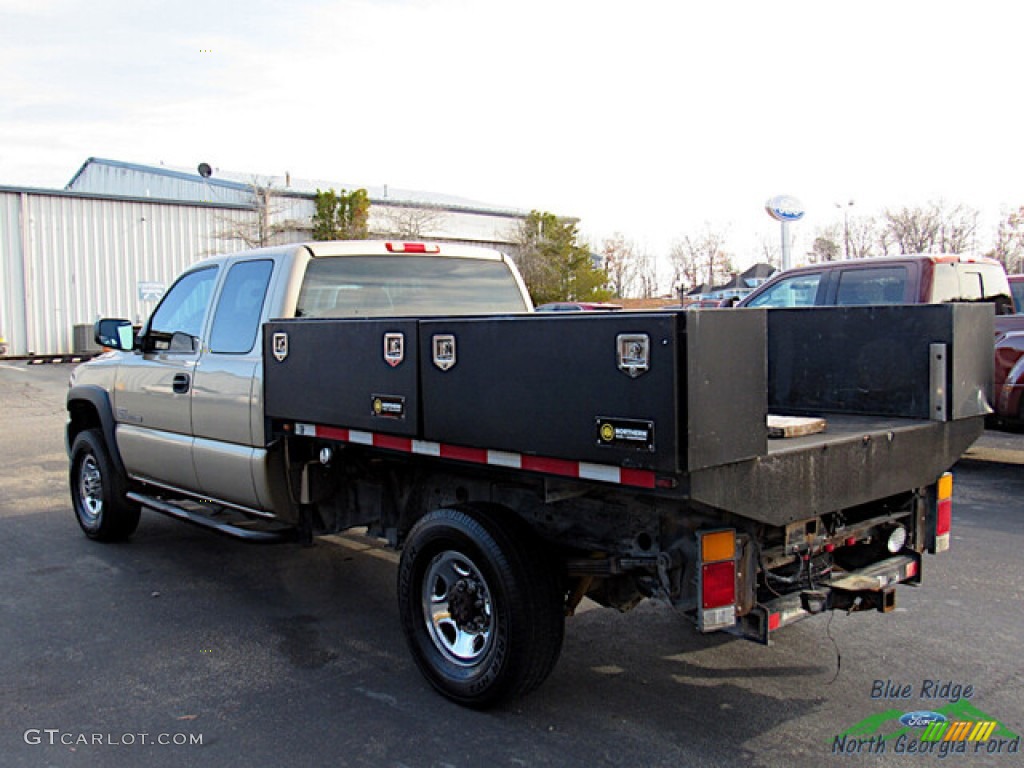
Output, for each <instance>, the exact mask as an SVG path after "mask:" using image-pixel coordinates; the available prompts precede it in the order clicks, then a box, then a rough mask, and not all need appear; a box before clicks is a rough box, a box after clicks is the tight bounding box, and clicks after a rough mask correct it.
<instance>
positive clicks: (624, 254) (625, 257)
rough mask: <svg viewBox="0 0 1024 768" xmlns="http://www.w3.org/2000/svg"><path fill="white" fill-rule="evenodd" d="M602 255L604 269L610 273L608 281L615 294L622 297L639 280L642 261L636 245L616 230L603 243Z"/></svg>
mask: <svg viewBox="0 0 1024 768" xmlns="http://www.w3.org/2000/svg"><path fill="white" fill-rule="evenodd" d="M601 256H602V257H603V259H604V271H605V272H607V273H608V282H609V284H610V285H611V288H612V290H613V291H615V295H616V296H617V297H618V298H622V297H623V296H625V295H626V293H628V292H629V291H630V289H632V288H633V287H634V285H633V284H634V283H635V282H637V277H638V273H639V268H640V263H639V259H638V257H637V251H636V246H635V245H634V244H633V242H632V241H631V240H626V238H625V236H624V235H623V234H622V233H621V232H616V233H615V234H614V235H612V236H611V237H609V238H606V239H605V241H604V242H603V243H602V244H601Z"/></svg>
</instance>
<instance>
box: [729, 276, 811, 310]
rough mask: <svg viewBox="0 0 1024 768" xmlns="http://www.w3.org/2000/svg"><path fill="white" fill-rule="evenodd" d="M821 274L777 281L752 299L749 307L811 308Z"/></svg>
mask: <svg viewBox="0 0 1024 768" xmlns="http://www.w3.org/2000/svg"><path fill="white" fill-rule="evenodd" d="M820 282H821V273H820V272H815V273H812V274H804V275H793V276H792V277H789V278H784V279H782V280H779V282H777V283H776V284H775V285H773V286H772V287H771V288H768V289H767V290H765V292H764V293H762V294H761V295H760V296H758V297H757V298H755V299H753V300H752V301H751V302H750V304H748V305H747V306H749V307H813V306H814V300H815V298H816V297H817V295H818V284H819V283H820Z"/></svg>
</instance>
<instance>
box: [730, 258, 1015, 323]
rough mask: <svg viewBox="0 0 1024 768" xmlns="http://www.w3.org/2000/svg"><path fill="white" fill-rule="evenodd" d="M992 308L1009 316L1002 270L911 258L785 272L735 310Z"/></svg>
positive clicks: (971, 261) (963, 261)
mask: <svg viewBox="0 0 1024 768" xmlns="http://www.w3.org/2000/svg"><path fill="white" fill-rule="evenodd" d="M946 302H992V303H993V304H995V306H996V314H1000V315H1001V314H1010V313H1012V312H1013V299H1012V298H1011V295H1010V285H1009V283H1008V282H1007V279H1006V273H1005V271H1004V270H1003V267H1002V265H1001V264H1000V263H999V262H997V261H995V260H993V259H988V258H980V257H970V256H950V255H934V254H916V255H904V256H894V257H877V258H870V259H851V260H848V261H829V262H824V263H821V264H811V265H808V266H804V267H796V268H794V269H788V270H786V271H785V272H781V273H778V274H776V275H775V276H774V277H773V278H772V279H770V280H768V281H767V282H766V283H764V284H763V285H761V286H759V287H758V288H757V289H756V290H754V291H752V292H751V293H750V294H749V295H748V296H746V297H745V298H744V299H743V300H742V301H740V302H739V303H738V305H737V306H740V307H832V306H858V305H879V304H942V303H946Z"/></svg>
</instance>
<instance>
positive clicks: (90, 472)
mask: <svg viewBox="0 0 1024 768" xmlns="http://www.w3.org/2000/svg"><path fill="white" fill-rule="evenodd" d="M78 499H79V501H80V502H81V504H80V505H79V509H80V514H81V515H82V519H83V520H84V521H85V522H86V523H90V524H91V523H95V522H96V521H97V520H98V519H99V517H100V515H101V514H102V513H103V476H102V475H101V474H100V467H99V464H97V463H96V457H95V456H93V455H92V454H89V455H88V456H86V457H85V458H84V459H83V460H82V465H81V467H79V470H78Z"/></svg>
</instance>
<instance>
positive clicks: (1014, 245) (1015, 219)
mask: <svg viewBox="0 0 1024 768" xmlns="http://www.w3.org/2000/svg"><path fill="white" fill-rule="evenodd" d="M986 255H987V256H990V257H991V258H993V259H998V260H999V261H1000V262H1001V263H1002V265H1003V266H1004V267H1005V268H1006V271H1007V272H1008V273H1010V274H1019V273H1020V272H1022V271H1024V206H1021V207H1020V208H1018V209H1017V210H1016V211H1014V212H1013V213H1010V214H1005V215H1004V216H1003V217H1002V218H1001V219H1000V220H999V226H998V227H997V229H996V236H995V243H994V244H993V246H992V250H991V251H989V252H988V253H987V254H986Z"/></svg>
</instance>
